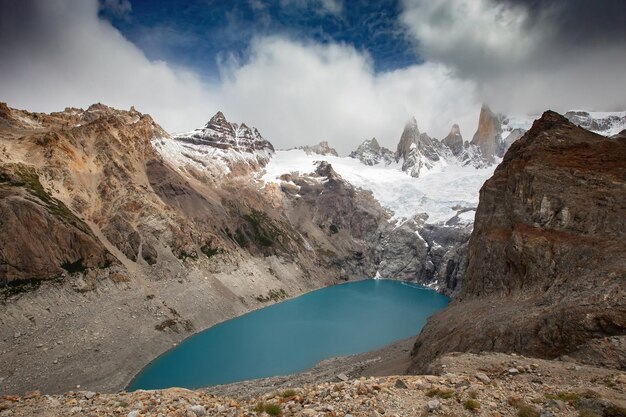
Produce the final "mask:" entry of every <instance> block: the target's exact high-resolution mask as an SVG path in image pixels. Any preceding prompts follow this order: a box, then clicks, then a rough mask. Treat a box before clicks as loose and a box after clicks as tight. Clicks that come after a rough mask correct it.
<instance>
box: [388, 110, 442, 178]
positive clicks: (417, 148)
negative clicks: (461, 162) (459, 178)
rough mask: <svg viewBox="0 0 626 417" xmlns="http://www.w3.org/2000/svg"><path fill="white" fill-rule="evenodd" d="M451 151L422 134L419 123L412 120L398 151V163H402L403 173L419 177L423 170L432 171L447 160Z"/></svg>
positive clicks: (403, 133)
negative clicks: (439, 163)
mask: <svg viewBox="0 0 626 417" xmlns="http://www.w3.org/2000/svg"><path fill="white" fill-rule="evenodd" d="M449 153H450V149H449V148H448V147H447V146H446V145H444V144H443V143H441V142H440V141H439V140H437V139H434V138H431V137H430V136H428V135H427V134H426V133H420V131H419V129H418V128H417V121H416V120H415V118H414V117H413V118H411V120H409V121H408V122H407V124H406V126H405V127H404V131H403V132H402V136H401V137H400V142H399V143H398V147H397V150H396V162H400V161H402V171H405V172H406V173H408V174H409V175H411V176H412V177H415V178H417V177H419V176H420V172H421V170H422V168H426V169H430V168H432V167H433V166H434V165H435V163H437V162H438V161H440V160H442V159H445V158H446V156H447V154H449Z"/></svg>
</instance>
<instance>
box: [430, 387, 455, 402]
mask: <svg viewBox="0 0 626 417" xmlns="http://www.w3.org/2000/svg"><path fill="white" fill-rule="evenodd" d="M453 395H454V392H453V391H452V390H442V389H439V388H432V389H429V390H428V391H426V396H428V397H439V398H443V399H444V400H447V399H448V398H452V396H453Z"/></svg>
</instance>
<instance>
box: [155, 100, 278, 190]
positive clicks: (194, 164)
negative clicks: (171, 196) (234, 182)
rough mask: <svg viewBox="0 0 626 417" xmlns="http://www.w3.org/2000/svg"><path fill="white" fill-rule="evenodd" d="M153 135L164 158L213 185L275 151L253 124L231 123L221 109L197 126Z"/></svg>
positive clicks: (256, 165) (251, 167) (246, 171)
mask: <svg viewBox="0 0 626 417" xmlns="http://www.w3.org/2000/svg"><path fill="white" fill-rule="evenodd" d="M155 139H156V140H154V141H153V145H154V148H155V150H156V151H157V152H158V153H159V154H160V155H161V156H162V157H163V158H164V159H167V160H168V161H170V162H171V163H172V164H174V165H176V166H177V168H179V169H181V170H184V171H185V172H186V173H187V174H189V175H191V176H193V177H195V178H197V179H198V180H200V181H202V182H211V183H213V184H214V185H218V184H219V183H220V182H222V181H223V180H224V179H225V178H227V177H237V176H243V175H250V174H252V173H254V172H256V171H257V170H258V169H260V168H262V167H264V166H265V165H266V164H267V163H268V161H269V160H270V158H271V157H272V155H273V153H274V147H273V146H272V144H271V143H270V142H269V141H267V140H266V139H265V138H263V136H261V134H260V133H259V131H258V130H257V129H256V128H255V127H252V128H251V127H248V126H247V125H246V124H245V123H242V124H237V123H231V122H229V121H228V120H226V117H225V116H224V114H223V113H222V112H217V113H216V114H215V115H214V116H213V117H212V118H211V120H209V122H208V123H207V124H206V125H205V126H204V127H202V128H200V129H195V130H193V131H191V132H187V133H181V134H178V135H175V136H173V137H172V138H169V137H163V138H155Z"/></svg>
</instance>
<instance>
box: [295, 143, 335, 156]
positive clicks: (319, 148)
mask: <svg viewBox="0 0 626 417" xmlns="http://www.w3.org/2000/svg"><path fill="white" fill-rule="evenodd" d="M297 149H302V150H303V151H304V152H306V154H307V155H311V154H317V155H332V156H339V154H338V153H337V151H336V150H335V148H333V147H331V146H330V144H329V143H328V141H325V140H323V141H321V142H320V143H318V144H317V145H312V146H308V145H306V146H299V147H298V148H297Z"/></svg>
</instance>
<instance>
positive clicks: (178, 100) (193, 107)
mask: <svg viewBox="0 0 626 417" xmlns="http://www.w3.org/2000/svg"><path fill="white" fill-rule="evenodd" d="M121 3H124V2H121ZM5 9H6V10H2V14H3V21H2V25H0V39H2V42H0V92H1V94H2V96H1V97H0V99H1V100H2V101H7V102H8V104H9V105H10V106H13V107H18V108H26V109H29V110H34V111H46V112H48V111H57V110H62V109H63V108H65V107H67V106H77V107H87V106H89V105H90V104H92V103H95V102H102V103H105V104H107V105H110V106H114V107H119V108H129V107H130V106H131V105H134V106H135V107H136V108H137V109H138V110H139V111H141V112H144V113H150V114H151V115H152V116H153V117H154V118H155V119H156V120H157V122H159V123H160V124H162V126H164V127H165V128H166V129H168V130H170V131H178V130H184V129H188V128H189V127H190V126H199V125H201V124H203V123H204V122H205V121H206V119H207V117H209V116H210V114H211V113H212V112H214V111H215V109H216V108H217V105H216V97H215V94H214V93H212V92H211V89H210V88H209V87H208V86H207V85H206V84H203V83H202V82H201V80H200V78H199V77H198V76H197V75H196V74H194V73H193V72H190V71H187V70H185V69H181V68H175V67H172V66H171V65H169V64H168V63H166V62H162V61H156V62H152V61H149V60H148V59H147V58H146V57H145V55H144V54H143V52H142V51H141V50H139V49H138V48H137V47H136V46H135V45H133V44H132V43H130V42H129V41H128V40H126V39H125V38H124V37H123V36H122V35H121V34H120V33H119V32H118V31H117V30H116V29H115V28H113V27H112V26H111V24H110V23H109V22H107V21H105V20H101V19H99V18H98V3H97V1H95V0H92V1H79V2H75V1H62V0H46V1H22V2H16V3H13V4H11V5H10V6H8V7H6V8H5Z"/></svg>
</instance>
